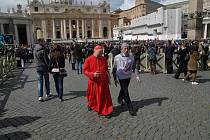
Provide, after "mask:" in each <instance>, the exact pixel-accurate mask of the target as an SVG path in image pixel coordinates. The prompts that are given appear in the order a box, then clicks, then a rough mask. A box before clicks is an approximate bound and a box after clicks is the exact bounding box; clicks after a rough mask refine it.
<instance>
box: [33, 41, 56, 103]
mask: <svg viewBox="0 0 210 140" xmlns="http://www.w3.org/2000/svg"><path fill="white" fill-rule="evenodd" d="M35 61H36V70H37V74H38V96H39V101H40V102H43V101H44V99H43V82H44V81H45V90H46V99H47V98H49V97H51V96H52V95H51V93H50V81H49V71H48V69H49V58H48V54H47V50H46V48H45V47H44V45H43V39H39V40H38V44H37V45H36V46H35Z"/></svg>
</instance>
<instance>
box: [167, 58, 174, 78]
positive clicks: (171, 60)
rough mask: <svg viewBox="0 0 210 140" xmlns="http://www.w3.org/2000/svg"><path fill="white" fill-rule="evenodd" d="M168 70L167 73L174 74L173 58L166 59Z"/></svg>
mask: <svg viewBox="0 0 210 140" xmlns="http://www.w3.org/2000/svg"><path fill="white" fill-rule="evenodd" d="M166 69H167V73H168V74H171V73H173V58H166Z"/></svg>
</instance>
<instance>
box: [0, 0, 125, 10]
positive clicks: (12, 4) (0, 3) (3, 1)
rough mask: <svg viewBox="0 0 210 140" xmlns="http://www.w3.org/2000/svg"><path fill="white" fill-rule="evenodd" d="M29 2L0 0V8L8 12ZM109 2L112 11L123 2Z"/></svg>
mask: <svg viewBox="0 0 210 140" xmlns="http://www.w3.org/2000/svg"><path fill="white" fill-rule="evenodd" d="M27 1H28V0H0V8H1V11H4V12H5V11H7V8H10V9H11V8H16V7H17V6H16V5H17V4H22V5H23V7H25V6H26V5H27ZM43 1H44V3H48V2H49V0H43ZM80 1H85V2H86V4H90V3H91V1H92V2H93V4H94V5H96V4H98V3H99V2H101V1H103V0H78V3H80ZM107 2H109V3H110V4H111V8H112V9H116V8H118V7H119V6H120V5H121V4H122V2H123V0H107Z"/></svg>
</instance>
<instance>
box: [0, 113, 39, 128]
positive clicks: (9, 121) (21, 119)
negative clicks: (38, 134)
mask: <svg viewBox="0 0 210 140" xmlns="http://www.w3.org/2000/svg"><path fill="white" fill-rule="evenodd" d="M40 118H41V117H31V116H18V117H13V118H5V119H2V120H0V129H1V128H6V127H11V126H12V127H18V126H22V125H26V124H28V123H32V122H34V121H36V120H38V119H40Z"/></svg>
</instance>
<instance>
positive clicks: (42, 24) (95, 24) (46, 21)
mask: <svg viewBox="0 0 210 140" xmlns="http://www.w3.org/2000/svg"><path fill="white" fill-rule="evenodd" d="M28 12H29V15H31V17H32V18H33V21H34V23H33V29H34V31H35V33H36V31H37V30H41V31H42V33H43V37H44V39H45V40H47V39H51V40H70V39H82V40H84V39H111V38H112V36H113V35H112V28H113V26H114V24H116V19H117V18H116V15H114V14H112V13H111V12H110V4H108V3H107V2H106V1H103V2H101V3H99V4H97V5H93V3H90V4H87V3H86V2H85V1H84V2H81V3H78V2H77V1H76V0H49V3H44V2H43V1H39V0H30V1H29V4H28Z"/></svg>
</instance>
